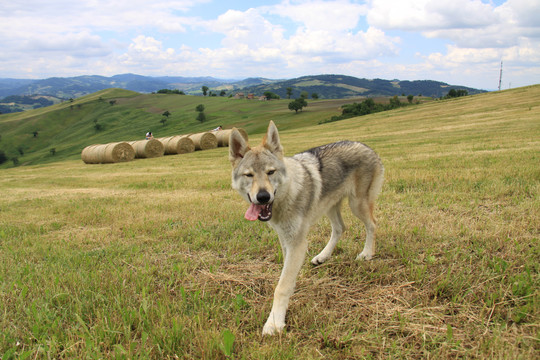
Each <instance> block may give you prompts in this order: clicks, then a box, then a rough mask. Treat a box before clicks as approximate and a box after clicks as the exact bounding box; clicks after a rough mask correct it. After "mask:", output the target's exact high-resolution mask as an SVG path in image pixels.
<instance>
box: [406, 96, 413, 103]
mask: <svg viewBox="0 0 540 360" xmlns="http://www.w3.org/2000/svg"><path fill="white" fill-rule="evenodd" d="M413 99H414V95H407V101H408V102H409V104H412V101H413Z"/></svg>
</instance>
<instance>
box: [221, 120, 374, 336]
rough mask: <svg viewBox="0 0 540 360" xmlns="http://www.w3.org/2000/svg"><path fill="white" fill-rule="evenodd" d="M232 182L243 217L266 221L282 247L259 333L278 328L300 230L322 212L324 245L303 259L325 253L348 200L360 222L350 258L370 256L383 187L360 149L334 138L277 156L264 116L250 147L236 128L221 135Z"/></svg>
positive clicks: (369, 156) (275, 137)
mask: <svg viewBox="0 0 540 360" xmlns="http://www.w3.org/2000/svg"><path fill="white" fill-rule="evenodd" d="M229 160H230V161H231V164H232V167H233V170H232V187H233V188H234V189H235V190H237V191H238V192H239V193H240V195H241V196H242V197H243V198H244V200H246V201H247V202H248V203H249V208H248V210H247V211H246V213H245V218H246V219H248V220H257V219H258V220H260V221H267V222H268V224H269V225H270V226H271V227H272V228H273V229H274V230H276V232H277V233H278V236H279V241H280V244H281V249H282V251H283V259H284V264H283V271H282V273H281V277H280V278H279V282H278V284H277V286H276V289H275V292H274V302H273V305H272V311H271V312H270V315H269V317H268V320H267V321H266V324H265V325H264V327H263V335H272V334H275V333H279V332H281V331H282V330H283V328H284V327H285V314H286V312H287V307H288V304H289V298H290V297H291V295H292V294H293V291H294V287H295V284H296V278H297V276H298V273H299V271H300V268H301V267H302V263H303V262H304V259H305V255H306V252H307V248H308V243H307V239H306V235H307V233H308V230H309V228H310V226H311V225H312V224H314V223H315V222H316V221H318V219H319V218H320V217H321V216H322V215H326V216H328V218H329V219H330V222H331V224H332V235H331V237H330V241H329V242H328V244H327V245H326V247H325V248H324V249H323V250H322V251H321V252H320V253H319V254H318V255H317V256H315V257H314V258H313V259H312V260H311V262H312V264H314V265H318V264H322V263H323V262H325V261H326V260H328V259H329V258H330V256H331V255H332V252H333V250H334V247H335V246H336V244H337V242H338V240H339V238H340V237H341V234H342V233H343V231H344V230H345V225H344V223H343V219H342V218H341V211H340V208H341V203H342V201H343V199H344V198H348V199H349V206H350V208H351V210H352V212H353V214H354V215H356V216H357V217H358V218H360V220H362V221H363V223H364V224H365V227H366V242H365V245H364V249H363V251H362V252H361V253H360V254H359V255H358V256H357V259H362V260H370V259H371V258H372V257H373V255H374V253H375V228H376V225H375V218H374V216H373V210H374V206H375V200H376V199H377V196H378V194H379V192H380V190H381V187H382V184H383V173H384V167H383V164H382V162H381V160H380V158H379V156H378V155H377V154H376V153H375V152H374V151H373V150H372V149H371V148H369V147H368V146H366V145H364V144H362V143H359V142H353V141H340V142H336V143H332V144H328V145H324V146H320V147H316V148H313V149H311V150H307V151H305V152H302V153H299V154H296V155H294V156H293V157H284V154H283V147H282V146H281V142H280V139H279V134H278V130H277V128H276V126H275V124H274V123H273V122H272V121H271V122H270V124H269V126H268V130H267V133H266V136H265V137H264V139H263V141H262V144H261V145H259V146H256V147H253V148H251V147H250V146H249V145H248V143H247V142H246V140H245V139H244V137H243V136H242V135H241V134H240V132H239V131H237V130H235V129H233V131H232V132H231V135H230V139H229Z"/></svg>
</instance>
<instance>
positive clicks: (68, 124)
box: [0, 85, 540, 168]
mask: <svg viewBox="0 0 540 360" xmlns="http://www.w3.org/2000/svg"><path fill="white" fill-rule="evenodd" d="M539 89H540V85H538V86H532V87H527V88H523V89H521V90H519V89H516V90H515V92H512V91H509V92H508V94H514V93H516V94H517V93H519V94H522V95H520V97H522V98H524V99H528V100H525V101H533V100H532V99H530V96H531V94H537V93H538V92H539V91H538V90H539ZM505 94H506V92H505ZM507 97H509V98H511V96H510V95H507ZM499 98H500V93H485V94H479V95H475V96H467V97H465V99H463V100H460V101H476V102H478V103H479V104H481V105H482V106H483V107H485V108H486V111H494V110H492V109H493V108H494V107H495V106H496V105H497V104H496V103H497V101H499V100H496V99H499ZM353 101H355V99H335V100H333V99H329V100H317V101H314V100H309V102H308V103H309V104H308V107H307V108H306V109H305V110H304V111H303V112H300V113H298V114H296V113H294V112H292V111H290V110H288V103H289V100H286V99H282V100H275V101H257V100H235V99H232V98H226V97H201V96H189V95H185V96H184V95H174V94H140V93H137V92H133V91H129V90H124V89H107V90H102V91H99V92H96V93H93V94H90V95H86V96H83V97H81V98H77V99H75V100H73V101H72V102H69V101H68V102H63V103H61V104H56V105H52V106H49V107H45V108H40V109H35V110H29V111H26V112H22V113H13V114H4V115H0V134H1V138H0V151H2V152H3V153H4V154H5V155H6V157H7V159H8V161H6V162H5V163H4V164H3V165H0V167H4V168H5V167H11V166H14V165H32V164H41V163H50V162H57V161H63V160H68V159H77V158H79V156H80V152H81V150H82V149H83V148H84V147H85V146H88V145H91V144H98V143H108V142H115V141H129V140H137V139H141V138H143V136H144V134H145V133H146V132H147V131H152V132H153V133H154V135H155V136H156V137H160V136H170V135H176V134H188V133H194V132H200V131H207V130H209V129H212V128H214V127H216V126H218V125H222V126H223V127H224V128H231V127H233V126H236V127H242V128H244V129H245V130H246V131H248V133H249V134H258V133H262V132H264V130H265V127H266V124H267V122H268V121H269V120H274V121H275V122H277V123H280V124H281V129H298V128H303V127H307V126H313V125H316V124H318V123H319V122H320V121H322V120H327V119H329V118H330V117H332V116H334V115H340V114H341V110H340V107H341V106H342V105H344V104H348V103H352V102H353ZM453 101H458V100H442V101H432V103H434V105H429V104H420V105H414V106H411V107H410V109H409V108H403V109H398V110H395V111H397V112H400V111H414V110H415V109H420V108H424V107H425V106H428V105H429V106H435V107H436V106H442V107H444V106H445V104H452V103H454V102H453ZM516 101H517V100H516ZM520 101H522V100H520ZM199 104H203V105H204V106H205V114H206V116H207V121H206V122H204V123H200V122H198V121H197V120H196V115H197V113H196V111H195V107H196V106H197V105H199ZM439 104H440V105H439ZM509 106H513V104H512V103H511V104H509ZM481 109H482V107H481V108H480V110H481ZM480 110H478V111H480ZM165 111H168V112H169V113H170V114H171V115H170V116H169V117H168V118H167V121H166V122H165V124H164V125H163V124H161V123H160V121H161V120H162V119H163V115H162V114H163V113H164V112H165ZM389 113H393V112H389ZM433 116H436V112H434V115H433ZM13 159H16V160H13ZM10 160H11V161H10Z"/></svg>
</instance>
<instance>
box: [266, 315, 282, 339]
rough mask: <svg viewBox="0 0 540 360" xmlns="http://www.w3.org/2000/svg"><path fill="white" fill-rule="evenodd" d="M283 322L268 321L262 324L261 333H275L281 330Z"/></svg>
mask: <svg viewBox="0 0 540 360" xmlns="http://www.w3.org/2000/svg"><path fill="white" fill-rule="evenodd" d="M284 327H285V323H280V324H276V323H275V322H274V321H270V319H268V321H267V322H266V324H264V327H263V331H262V334H263V335H276V334H279V333H280V332H281V331H283V328H284Z"/></svg>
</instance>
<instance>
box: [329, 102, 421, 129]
mask: <svg viewBox="0 0 540 360" xmlns="http://www.w3.org/2000/svg"><path fill="white" fill-rule="evenodd" d="M413 98H414V97H410V96H409V97H407V100H408V103H402V102H401V101H400V100H399V98H398V97H397V95H396V96H394V97H391V98H390V101H389V103H388V104H382V103H376V102H375V100H373V99H371V98H369V99H366V100H364V101H362V102H361V103H356V102H355V103H352V104H346V105H343V106H342V107H341V115H339V116H332V117H331V118H330V119H327V120H322V121H320V122H319V124H324V123H328V122H333V121H339V120H343V119H349V118H352V117H356V116H362V115H368V114H373V113H377V112H381V111H386V110H392V109H397V108H399V107H401V106H406V105H408V104H410V103H412V100H413Z"/></svg>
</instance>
